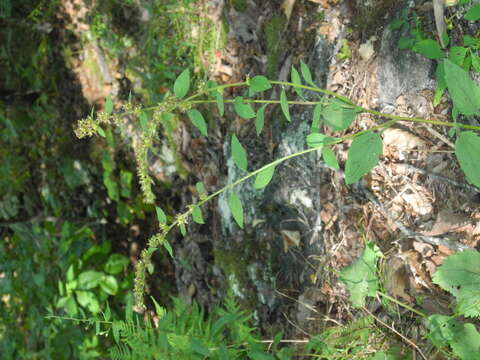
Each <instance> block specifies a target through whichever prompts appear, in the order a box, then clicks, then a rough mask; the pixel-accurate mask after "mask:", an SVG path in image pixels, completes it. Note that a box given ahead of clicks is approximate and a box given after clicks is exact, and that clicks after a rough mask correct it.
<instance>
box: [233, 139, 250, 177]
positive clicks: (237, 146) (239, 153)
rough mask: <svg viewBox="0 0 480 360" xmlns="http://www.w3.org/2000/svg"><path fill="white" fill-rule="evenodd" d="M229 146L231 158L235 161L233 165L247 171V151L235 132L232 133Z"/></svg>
mask: <svg viewBox="0 0 480 360" xmlns="http://www.w3.org/2000/svg"><path fill="white" fill-rule="evenodd" d="M231 147H232V158H233V161H234V162H235V165H237V166H238V167H239V168H240V169H242V170H244V171H247V152H246V151H245V149H244V148H243V146H242V144H241V143H240V141H239V140H238V138H237V136H236V135H235V134H233V135H232V141H231Z"/></svg>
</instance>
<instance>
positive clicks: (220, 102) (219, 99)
mask: <svg viewBox="0 0 480 360" xmlns="http://www.w3.org/2000/svg"><path fill="white" fill-rule="evenodd" d="M215 100H216V102H217V108H218V113H219V114H220V116H223V115H224V114H225V104H224V102H223V91H221V90H218V91H216V92H215Z"/></svg>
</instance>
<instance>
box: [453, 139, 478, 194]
mask: <svg viewBox="0 0 480 360" xmlns="http://www.w3.org/2000/svg"><path fill="white" fill-rule="evenodd" d="M455 155H456V156H457V159H458V161H459V163H460V166H461V168H462V170H463V172H464V173H465V176H466V178H467V180H468V182H469V183H471V184H473V185H475V186H476V187H478V188H480V166H479V165H480V136H478V135H477V134H476V133H474V132H473V131H462V132H461V133H460V136H459V137H458V138H457V141H456V142H455Z"/></svg>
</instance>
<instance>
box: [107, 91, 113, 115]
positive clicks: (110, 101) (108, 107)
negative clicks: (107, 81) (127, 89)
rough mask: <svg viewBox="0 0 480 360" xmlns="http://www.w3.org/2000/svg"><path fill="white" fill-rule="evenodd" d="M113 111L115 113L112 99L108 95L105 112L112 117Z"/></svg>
mask: <svg viewBox="0 0 480 360" xmlns="http://www.w3.org/2000/svg"><path fill="white" fill-rule="evenodd" d="M112 111H113V102H112V97H111V96H110V95H108V96H107V98H106V99H105V112H106V113H107V114H109V115H110V114H111V113H112Z"/></svg>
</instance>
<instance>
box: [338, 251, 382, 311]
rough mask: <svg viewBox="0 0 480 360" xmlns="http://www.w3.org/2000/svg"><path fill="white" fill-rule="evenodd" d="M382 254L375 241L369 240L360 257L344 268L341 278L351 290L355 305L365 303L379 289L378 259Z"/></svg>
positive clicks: (351, 297)
mask: <svg viewBox="0 0 480 360" xmlns="http://www.w3.org/2000/svg"><path fill="white" fill-rule="evenodd" d="M381 256H382V253H381V251H380V249H379V248H378V247H377V245H375V244H374V243H373V242H368V243H367V244H366V246H365V250H364V251H363V254H362V256H361V257H360V258H358V259H357V260H355V261H354V262H353V263H352V264H351V265H349V266H347V267H346V268H344V269H342V270H341V272H340V280H341V281H342V282H344V283H345V285H347V288H348V290H349V291H350V301H351V302H352V305H353V307H356V308H358V307H362V306H364V305H365V299H366V297H367V296H370V297H373V296H375V295H376V293H377V290H378V285H379V282H378V277H377V260H378V259H379V258H380V257H381Z"/></svg>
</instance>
